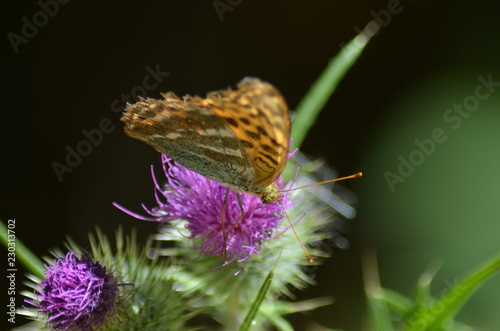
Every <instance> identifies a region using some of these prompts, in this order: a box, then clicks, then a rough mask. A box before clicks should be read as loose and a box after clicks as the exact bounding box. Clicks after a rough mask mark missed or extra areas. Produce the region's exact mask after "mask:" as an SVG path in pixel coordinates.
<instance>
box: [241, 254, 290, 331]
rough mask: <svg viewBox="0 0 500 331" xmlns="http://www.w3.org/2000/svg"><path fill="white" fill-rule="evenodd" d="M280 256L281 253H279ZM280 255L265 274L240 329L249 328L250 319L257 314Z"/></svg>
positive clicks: (242, 330) (243, 330)
mask: <svg viewBox="0 0 500 331" xmlns="http://www.w3.org/2000/svg"><path fill="white" fill-rule="evenodd" d="M280 256H281V254H280ZM280 256H278V259H277V260H276V263H275V264H274V266H273V268H272V269H271V271H270V272H269V274H268V275H267V277H266V279H265V280H264V283H263V284H262V286H261V288H260V290H259V293H258V294H257V298H255V301H254V302H253V304H252V306H251V307H250V310H249V311H248V314H247V316H246V317H245V320H244V321H243V323H241V326H240V328H239V330H240V331H247V330H250V326H251V325H252V321H253V320H254V319H255V316H257V312H258V311H259V308H260V306H261V305H262V302H263V301H264V299H265V298H266V295H267V292H268V291H269V287H271V283H272V281H273V276H274V270H275V269H276V266H277V265H278V261H279V259H280Z"/></svg>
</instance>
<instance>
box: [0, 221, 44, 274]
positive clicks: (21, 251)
mask: <svg viewBox="0 0 500 331" xmlns="http://www.w3.org/2000/svg"><path fill="white" fill-rule="evenodd" d="M0 240H1V241H2V244H3V245H4V246H5V247H6V248H7V250H8V251H9V252H11V251H10V250H9V248H11V249H13V253H14V254H15V259H16V261H17V260H19V261H20V262H21V263H22V265H24V267H25V268H26V269H28V271H29V272H31V273H32V274H33V275H35V276H37V277H38V278H44V275H43V271H44V266H43V262H42V261H41V260H40V259H39V258H38V257H37V256H36V255H35V254H33V253H32V252H31V251H30V250H29V249H28V248H27V247H26V246H25V245H24V244H23V243H22V241H21V240H19V238H18V237H17V236H16V233H15V228H14V229H8V228H7V226H6V225H5V224H4V223H3V222H2V221H0ZM13 268H15V266H14V267H13Z"/></svg>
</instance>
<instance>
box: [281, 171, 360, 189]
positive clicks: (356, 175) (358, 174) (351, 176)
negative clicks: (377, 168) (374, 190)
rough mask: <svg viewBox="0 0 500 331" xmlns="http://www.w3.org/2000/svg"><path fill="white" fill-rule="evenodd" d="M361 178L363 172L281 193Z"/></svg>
mask: <svg viewBox="0 0 500 331" xmlns="http://www.w3.org/2000/svg"><path fill="white" fill-rule="evenodd" d="M361 176H363V173H362V172H358V173H356V174H353V175H350V176H345V177H340V178H335V179H330V180H325V181H323V182H319V183H314V184H310V185H306V186H301V187H295V188H292V189H290V190H284V191H280V192H291V191H295V190H300V189H303V188H306V187H311V186H316V185H321V184H326V183H331V182H338V181H341V180H344V179H352V178H359V177H361Z"/></svg>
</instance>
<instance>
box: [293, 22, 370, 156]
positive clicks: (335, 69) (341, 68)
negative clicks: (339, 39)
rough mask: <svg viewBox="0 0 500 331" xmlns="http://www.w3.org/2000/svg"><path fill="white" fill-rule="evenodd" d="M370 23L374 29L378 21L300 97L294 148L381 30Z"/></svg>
mask: <svg viewBox="0 0 500 331" xmlns="http://www.w3.org/2000/svg"><path fill="white" fill-rule="evenodd" d="M368 26H371V28H372V29H373V26H374V25H373V24H372V22H370V23H368V24H367V26H366V27H365V29H364V30H363V31H362V32H361V33H360V34H359V35H357V36H356V37H355V38H354V39H352V40H351V41H349V42H348V43H347V44H345V45H344V47H342V49H341V50H340V52H339V53H338V54H337V55H336V56H335V57H334V58H333V59H331V60H330V63H329V64H328V66H327V67H326V68H325V70H323V72H322V73H321V75H320V76H319V77H318V79H317V80H316V81H315V82H314V84H313V85H312V86H311V88H310V89H309V91H308V92H307V93H306V95H305V96H304V97H303V98H302V100H301V101H300V103H299V105H298V106H297V109H296V111H295V118H294V120H293V123H292V147H291V149H290V150H291V151H293V150H295V149H296V148H298V147H300V145H301V144H302V142H303V141H304V139H305V137H306V135H307V132H309V129H310V128H311V127H312V125H313V124H314V121H315V120H316V117H317V116H318V114H319V112H320V111H321V109H323V107H324V106H325V104H326V102H327V101H328V99H329V98H330V95H331V94H332V93H333V91H335V89H336V88H337V85H338V84H339V82H340V80H341V79H342V78H343V77H344V76H345V74H346V73H347V71H348V70H349V69H350V68H351V67H352V66H353V65H354V62H356V60H357V59H358V58H359V56H360V55H361V53H362V52H363V50H364V48H365V46H366V44H367V43H368V41H369V40H370V38H371V37H372V36H373V35H374V34H376V33H377V31H378V30H375V31H374V30H372V29H370V30H369V29H367V27H368Z"/></svg>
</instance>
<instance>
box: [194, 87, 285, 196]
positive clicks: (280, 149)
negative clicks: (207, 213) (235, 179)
mask: <svg viewBox="0 0 500 331" xmlns="http://www.w3.org/2000/svg"><path fill="white" fill-rule="evenodd" d="M187 101H189V102H190V103H192V104H194V105H197V106H201V107H205V108H209V109H211V110H213V111H214V112H215V113H216V114H217V115H219V116H220V117H221V118H223V119H224V120H225V121H226V122H227V124H228V125H229V127H230V128H231V130H232V131H233V132H234V134H235V136H236V137H237V138H238V140H239V141H240V144H241V147H242V148H243V150H244V151H245V154H246V155H247V157H248V158H249V160H250V163H251V165H252V166H253V169H254V171H255V178H254V180H253V182H252V183H251V184H250V186H249V187H248V188H247V191H248V192H250V193H254V194H257V195H260V192H262V191H263V190H264V189H265V188H267V187H268V186H269V185H271V184H272V183H273V181H274V180H276V178H277V177H278V176H279V175H280V174H281V172H282V171H283V169H284V167H285V164H286V160H287V156H288V149H289V142H290V115H289V111H288V107H287V105H286V102H285V100H284V98H283V96H282V95H281V93H280V92H279V91H278V90H277V89H276V88H274V87H273V86H272V85H271V84H268V83H265V82H262V81H261V80H259V79H256V78H245V79H244V80H242V81H241V82H240V83H239V84H238V89H236V90H231V89H227V90H223V91H220V92H212V93H209V94H208V95H207V97H206V98H205V99H201V98H197V97H195V98H193V99H190V100H187Z"/></svg>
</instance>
